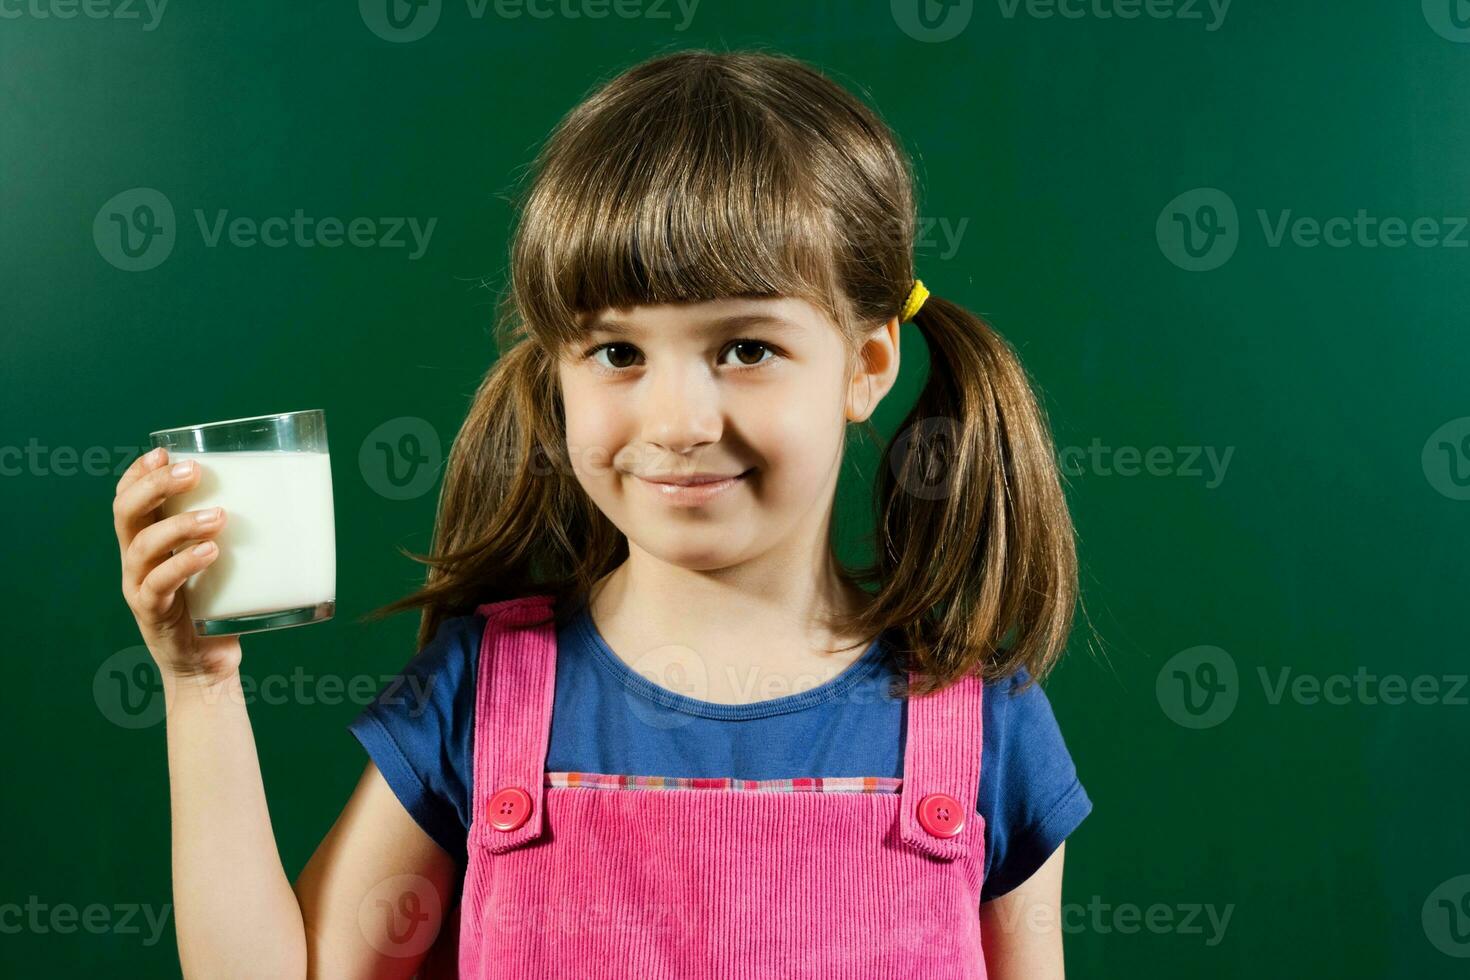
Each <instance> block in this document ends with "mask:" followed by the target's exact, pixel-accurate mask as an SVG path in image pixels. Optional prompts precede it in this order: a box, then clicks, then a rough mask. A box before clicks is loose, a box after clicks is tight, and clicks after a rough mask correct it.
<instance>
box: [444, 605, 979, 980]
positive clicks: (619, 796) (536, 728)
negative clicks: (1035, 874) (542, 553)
mask: <svg viewBox="0 0 1470 980" xmlns="http://www.w3.org/2000/svg"><path fill="white" fill-rule="evenodd" d="M552 611H553V610H552V597H551V596H549V595H542V596H531V597H528V598H523V599H513V600H509V601H505V602H496V603H488V604H486V605H482V606H481V607H479V610H478V612H479V613H481V614H482V615H486V616H488V617H489V618H488V622H487V625H486V628H485V635H484V639H483V641H482V646H481V650H480V663H479V677H478V682H477V693H476V699H475V732H474V767H475V768H474V786H473V792H474V802H473V817H472V822H471V826H470V830H469V843H468V846H469V864H468V867H467V868H466V873H465V880H464V888H463V892H462V894H461V897H460V904H459V920H458V923H457V925H458V944H459V945H458V951H459V975H460V977H461V978H462V980H476V978H497V980H499V978H504V980H523V978H524V980H529V978H537V980H542V978H544V980H563V978H577V980H603V978H607V980H612V978H619V980H622V978H638V980H645V978H647V980H703V978H710V980H716V978H719V980H724V978H730V980H737V978H738V980H744V978H750V980H755V978H772V980H774V978H782V980H786V978H798V977H800V978H813V980H817V978H821V980H830V978H841V980H846V978H852V980H857V978H871V980H906V978H914V980H918V978H924V980H943V978H954V980H984V977H985V964H984V961H983V959H982V954H981V951H980V920H979V915H980V882H981V877H982V874H983V869H984V839H985V838H984V833H983V831H984V821H983V819H982V818H981V817H980V816H979V814H977V813H976V812H975V797H976V794H977V793H978V791H979V785H980V739H981V715H980V702H981V691H982V690H983V688H982V685H981V682H980V681H979V679H977V678H967V679H966V680H964V681H962V682H960V683H958V684H956V685H954V686H952V687H950V688H947V689H945V690H943V691H940V692H939V693H938V694H935V695H932V696H930V697H926V698H919V699H913V700H910V701H909V703H908V706H907V712H908V714H907V717H908V734H907V741H906V744H905V749H904V761H903V778H902V780H901V789H898V790H893V791H889V792H882V791H878V792H873V791H866V792H862V791H860V792H834V791H831V790H828V789H824V788H823V781H822V780H820V779H801V780H796V781H794V782H793V781H777V780H772V781H769V782H768V783H748V782H741V781H730V780H710V781H694V787H695V788H680V789H661V788H647V787H646V785H638V786H636V787H633V788H627V787H624V786H621V785H618V781H617V780H613V783H614V786H613V788H604V785H605V783H604V784H601V785H598V786H594V787H588V786H582V785H571V786H568V785H552V786H547V785H546V783H547V774H546V772H545V770H544V768H543V767H544V764H545V760H546V755H547V748H548V743H549V739H550V733H551V707H552V694H553V686H554V683H555V678H556V673H555V666H556V627H555V624H554V621H553V620H552V618H551V614H552ZM653 782H654V784H655V785H656V784H657V782H658V781H657V780H655V781H653ZM700 782H708V783H722V784H729V785H731V786H732V787H735V788H715V789H711V788H701V787H699V785H698V784H699V783H700ZM832 782H833V783H837V784H850V782H851V781H849V780H833V781H832ZM858 782H859V783H864V780H861V779H860V780H858ZM897 782H898V781H895V780H892V779H888V780H868V781H866V785H868V786H874V785H881V786H890V787H891V786H894V785H896V783H897ZM773 788H774V789H779V790H781V791H773ZM441 938H446V937H441Z"/></svg>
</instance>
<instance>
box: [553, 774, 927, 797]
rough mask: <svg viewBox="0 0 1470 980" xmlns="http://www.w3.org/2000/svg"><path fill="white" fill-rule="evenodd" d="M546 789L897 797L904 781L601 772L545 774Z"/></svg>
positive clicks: (881, 777)
mask: <svg viewBox="0 0 1470 980" xmlns="http://www.w3.org/2000/svg"><path fill="white" fill-rule="evenodd" d="M546 785H547V786H561V787H580V788H583V789H724V790H749V791H754V792H763V793H897V792H899V790H900V788H901V787H902V785H903V780H902V779H901V778H898V777H887V776H810V777H801V778H797V779H732V778H730V777H724V776H721V777H684V776H625V775H621V774H609V773H601V772H548V773H547V774H546Z"/></svg>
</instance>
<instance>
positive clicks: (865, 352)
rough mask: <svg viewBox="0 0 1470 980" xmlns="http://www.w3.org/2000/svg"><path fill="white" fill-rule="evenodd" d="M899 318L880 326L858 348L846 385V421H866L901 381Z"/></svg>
mask: <svg viewBox="0 0 1470 980" xmlns="http://www.w3.org/2000/svg"><path fill="white" fill-rule="evenodd" d="M898 337H899V330H898V317H893V318H892V319H890V320H888V321H887V322H886V323H880V324H879V325H878V326H877V327H875V328H873V330H872V331H871V332H870V333H869V334H868V336H867V338H866V339H865V340H864V341H863V342H862V346H861V347H859V349H858V356H857V363H856V365H855V366H854V369H853V374H852V379H851V380H850V381H849V382H848V385H847V420H848V421H849V422H863V421H866V420H867V419H868V417H869V416H871V415H872V414H873V410H874V409H875V408H877V407H878V403H879V402H880V401H882V400H883V396H884V395H886V394H888V391H889V389H890V388H892V387H893V383H894V382H895V381H897V380H898Z"/></svg>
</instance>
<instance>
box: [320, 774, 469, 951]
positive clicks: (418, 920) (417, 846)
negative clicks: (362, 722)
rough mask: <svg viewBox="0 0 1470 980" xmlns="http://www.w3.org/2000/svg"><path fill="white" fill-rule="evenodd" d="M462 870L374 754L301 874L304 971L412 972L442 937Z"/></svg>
mask: <svg viewBox="0 0 1470 980" xmlns="http://www.w3.org/2000/svg"><path fill="white" fill-rule="evenodd" d="M457 873H458V869H457V867H456V865H455V861H454V858H452V857H451V856H450V855H448V854H446V853H445V851H444V849H443V848H442V847H440V846H439V845H438V844H437V843H435V842H434V840H433V838H431V837H430V836H429V835H428V834H426V833H425V832H424V830H423V828H421V827H420V826H419V825H418V824H417V823H416V822H415V821H414V819H413V817H411V816H410V815H409V813H408V811H407V810H405V809H404V808H403V804H402V803H401V802H399V800H398V797H397V796H395V795H394V794H393V790H392V789H391V788H390V787H389V786H388V783H387V781H386V780H384V779H383V774H382V773H381V772H379V771H378V767H377V766H376V765H374V764H373V763H372V762H369V763H368V764H367V768H365V769H364V770H363V773H362V778H361V779H359V780H358V782H357V788H356V789H355V790H353V792H352V797H351V798H350V799H349V800H348V801H347V805H346V806H345V807H344V808H343V809H342V813H341V815H340V816H338V817H337V822H336V823H335V824H333V825H332V829H331V830H330V831H328V832H327V836H326V837H325V838H324V839H323V840H322V842H321V844H319V845H318V846H317V849H316V853H314V854H313V855H312V856H311V860H310V861H308V862H307V863H306V867H305V868H303V869H302V870H301V875H300V877H298V878H297V879H296V885H295V891H296V897H297V899H298V900H299V901H300V903H301V913H302V917H303V919H304V920H305V927H306V953H307V969H306V973H305V976H306V977H307V978H308V980H310V978H313V977H331V978H333V980H336V978H340V977H363V978H369V977H370V978H372V980H400V978H406V977H411V976H412V975H413V973H414V971H415V970H417V969H418V967H419V965H420V964H421V963H422V962H423V959H424V956H425V954H426V953H427V951H428V949H429V947H430V945H431V944H432V942H433V939H434V937H435V936H437V935H438V933H439V929H440V926H441V924H442V923H443V922H444V916H445V913H446V912H448V911H449V908H448V906H449V901H450V896H451V895H452V894H453V890H454V888H455V884H456V881H455V878H456V875H457Z"/></svg>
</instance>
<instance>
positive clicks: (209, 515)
mask: <svg viewBox="0 0 1470 980" xmlns="http://www.w3.org/2000/svg"><path fill="white" fill-rule="evenodd" d="M217 517H219V508H218V507H211V508H210V509H209V510H201V511H200V512H199V516H198V518H197V519H198V521H199V523H200V524H212V523H213V522H214V520H215V518H217Z"/></svg>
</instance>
